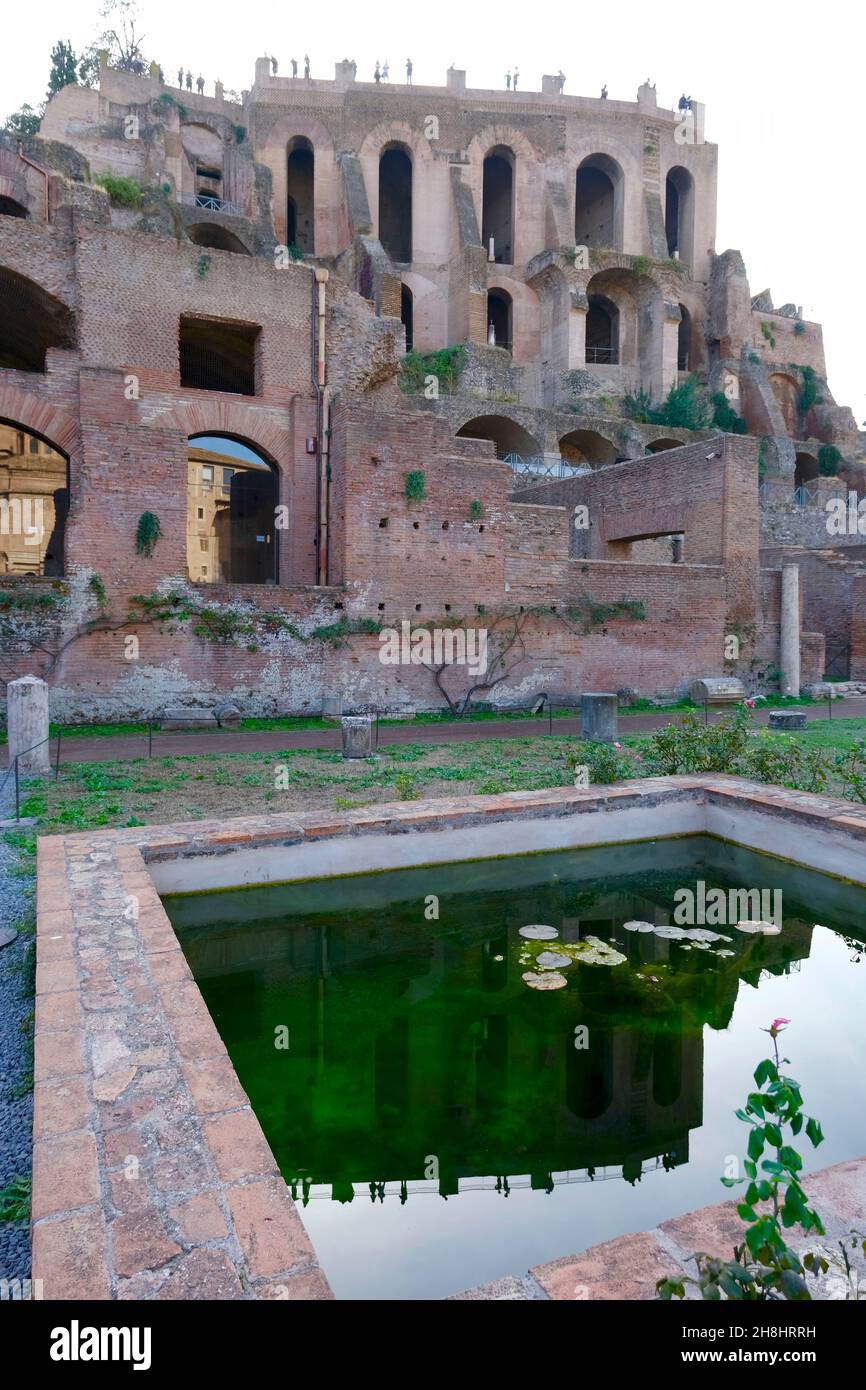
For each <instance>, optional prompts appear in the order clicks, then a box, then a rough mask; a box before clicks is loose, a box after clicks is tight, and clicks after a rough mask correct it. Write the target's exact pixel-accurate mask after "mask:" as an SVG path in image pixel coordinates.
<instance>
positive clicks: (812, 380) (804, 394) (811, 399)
mask: <svg viewBox="0 0 866 1390" xmlns="http://www.w3.org/2000/svg"><path fill="white" fill-rule="evenodd" d="M800 372H801V374H802V377H803V389H802V390H801V392H800V399H799V401H798V402H797V404H798V406H799V410H800V414H801V415H806V414H807V413H808V411H809V410H811V408H812V406H813V405H820V404H821V403H822V397H821V394H820V392H819V390H818V377H817V376H816V374H815V368H814V367H801V368H800Z"/></svg>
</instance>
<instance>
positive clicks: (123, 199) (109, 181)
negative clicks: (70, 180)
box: [93, 174, 144, 208]
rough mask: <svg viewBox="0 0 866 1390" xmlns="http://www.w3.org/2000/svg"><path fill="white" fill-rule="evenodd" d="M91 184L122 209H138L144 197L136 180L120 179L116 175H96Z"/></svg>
mask: <svg viewBox="0 0 866 1390" xmlns="http://www.w3.org/2000/svg"><path fill="white" fill-rule="evenodd" d="M93 182H94V183H95V184H98V185H99V187H100V188H104V189H105V191H106V193H107V194H108V196H109V198H110V199H111V201H112V202H113V203H118V204H119V205H120V206H121V207H124V208H140V207H141V204H142V199H143V197H144V194H143V190H142V187H141V184H140V183H139V182H138V179H129V178H121V177H120V176H119V175H116V174H97V175H96V177H95V178H94V180H93Z"/></svg>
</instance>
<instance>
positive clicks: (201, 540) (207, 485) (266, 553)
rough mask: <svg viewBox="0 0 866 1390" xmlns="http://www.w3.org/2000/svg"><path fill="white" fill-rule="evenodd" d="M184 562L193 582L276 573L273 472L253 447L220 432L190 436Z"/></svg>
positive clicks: (268, 580) (263, 579)
mask: <svg viewBox="0 0 866 1390" xmlns="http://www.w3.org/2000/svg"><path fill="white" fill-rule="evenodd" d="M188 479H189V482H188V489H187V568H188V570H189V577H190V579H191V580H192V581H193V582H194V583H199V584H219V583H224V584H273V583H275V582H276V579H277V550H276V538H275V527H276V507H277V501H278V488H277V474H276V470H275V469H274V468H273V467H272V465H271V464H270V463H269V462H268V461H267V460H266V459H265V458H263V457H262V455H261V454H259V453H258V452H257V451H256V450H255V449H253V448H251V447H250V446H249V445H248V444H243V443H241V441H240V440H236V439H230V438H227V437H224V436H222V435H195V436H193V437H192V438H191V439H190V447H189V464H188Z"/></svg>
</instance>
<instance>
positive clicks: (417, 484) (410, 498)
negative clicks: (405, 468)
mask: <svg viewBox="0 0 866 1390" xmlns="http://www.w3.org/2000/svg"><path fill="white" fill-rule="evenodd" d="M404 477H405V479H406V486H405V492H406V500H407V502H423V501H424V497H425V496H426V491H427V483H426V479H425V477H424V472H423V470H422V469H420V468H413V470H412V472H411V473H406V474H404Z"/></svg>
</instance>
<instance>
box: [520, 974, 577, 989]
mask: <svg viewBox="0 0 866 1390" xmlns="http://www.w3.org/2000/svg"><path fill="white" fill-rule="evenodd" d="M521 978H522V979H523V980H524V981H525V982H526V984H528V985H529V988H530V989H563V988H564V986H565V985H567V984H568V980H567V979H566V978H565V976H564V975H560V974H559V973H558V972H557V971H556V970H546V971H545V972H544V974H543V975H536V974H535V972H534V971H532V970H527V971H526V973H525V975H523V976H521Z"/></svg>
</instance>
